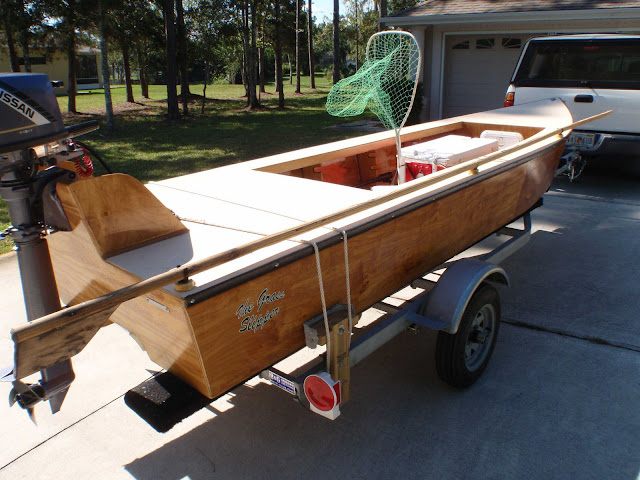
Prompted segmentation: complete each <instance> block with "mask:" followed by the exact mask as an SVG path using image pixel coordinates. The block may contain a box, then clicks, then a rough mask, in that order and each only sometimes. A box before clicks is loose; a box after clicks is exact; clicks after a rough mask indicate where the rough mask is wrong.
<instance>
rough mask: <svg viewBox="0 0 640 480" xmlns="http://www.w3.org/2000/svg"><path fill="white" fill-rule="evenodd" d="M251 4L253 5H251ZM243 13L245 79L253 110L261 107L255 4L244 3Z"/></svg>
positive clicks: (249, 106) (248, 100)
mask: <svg viewBox="0 0 640 480" xmlns="http://www.w3.org/2000/svg"><path fill="white" fill-rule="evenodd" d="M249 4H251V5H249ZM250 8H251V21H249V9H250ZM241 11H242V45H243V50H244V60H245V61H244V77H245V80H244V81H245V86H246V92H247V108H248V109H249V110H252V109H254V108H256V107H258V106H259V102H258V97H257V95H256V63H255V45H256V27H255V18H256V17H255V2H248V1H245V2H243V4H242V6H241Z"/></svg>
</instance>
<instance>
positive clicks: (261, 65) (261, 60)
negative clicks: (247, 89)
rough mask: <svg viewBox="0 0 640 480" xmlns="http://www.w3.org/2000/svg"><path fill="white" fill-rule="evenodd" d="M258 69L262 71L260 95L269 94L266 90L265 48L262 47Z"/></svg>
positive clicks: (259, 51) (259, 50)
mask: <svg viewBox="0 0 640 480" xmlns="http://www.w3.org/2000/svg"><path fill="white" fill-rule="evenodd" d="M258 68H259V69H260V93H267V91H266V90H265V89H264V82H265V78H264V77H265V75H264V68H265V66H264V47H260V48H259V49H258Z"/></svg>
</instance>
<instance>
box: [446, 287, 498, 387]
mask: <svg viewBox="0 0 640 480" xmlns="http://www.w3.org/2000/svg"><path fill="white" fill-rule="evenodd" d="M499 327H500V297H499V295H498V292H497V290H496V289H495V288H494V287H493V286H491V285H489V284H483V285H481V286H480V288H478V290H476V291H475V293H474V294H473V296H472V297H471V300H470V301H469V304H468V305H467V308H466V309H465V311H464V314H463V315H462V320H461V321H460V325H459V327H458V332H457V333H455V334H450V333H446V332H439V333H438V339H437V342H436V370H437V372H438V376H439V377H440V378H441V379H442V380H443V381H445V382H446V383H448V384H449V385H451V386H453V387H457V388H464V387H468V386H470V385H471V384H473V383H474V382H475V381H476V380H477V379H478V378H479V377H480V375H482V372H483V371H484V369H485V368H486V366H487V364H488V363H489V359H490V358H491V354H492V353H493V348H494V346H495V342H496V338H497V336H498V329H499Z"/></svg>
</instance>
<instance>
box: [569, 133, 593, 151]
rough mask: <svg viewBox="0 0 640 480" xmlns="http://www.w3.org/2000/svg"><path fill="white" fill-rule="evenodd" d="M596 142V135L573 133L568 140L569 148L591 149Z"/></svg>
mask: <svg viewBox="0 0 640 480" xmlns="http://www.w3.org/2000/svg"><path fill="white" fill-rule="evenodd" d="M595 140H596V135H595V133H572V134H570V135H569V138H568V139H567V146H573V147H586V148H591V147H593V144H594V143H595Z"/></svg>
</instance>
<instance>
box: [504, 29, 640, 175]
mask: <svg viewBox="0 0 640 480" xmlns="http://www.w3.org/2000/svg"><path fill="white" fill-rule="evenodd" d="M547 98H560V99H561V100H562V101H563V102H564V103H565V104H566V105H567V107H568V108H569V110H570V111H571V113H572V115H573V118H574V119H580V118H584V117H588V116H590V115H594V114H596V113H600V112H603V111H606V110H613V113H612V114H611V115H609V116H607V117H604V118H602V119H600V120H597V121H595V122H592V123H588V124H586V125H584V126H583V127H581V128H580V129H579V130H575V131H574V132H573V133H572V134H571V135H570V136H569V138H568V140H567V150H568V155H567V156H566V160H567V165H565V168H566V169H567V170H568V174H569V176H570V177H572V179H573V178H575V177H576V176H577V175H579V174H580V173H581V172H582V169H583V168H584V164H585V162H586V160H587V159H589V158H595V157H605V156H606V157H609V158H611V157H613V156H616V157H637V156H639V154H640V36H634V35H614V34H582V35H562V36H549V37H537V38H532V39H530V40H529V41H528V42H527V43H526V45H525V46H524V48H523V50H522V54H521V55H520V58H519V59H518V63H517V64H516V68H515V70H514V73H513V76H512V77H511V84H510V85H509V88H508V89H507V94H506V98H505V106H506V107H507V106H511V105H520V104H523V103H529V102H534V101H537V100H542V99H547Z"/></svg>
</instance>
